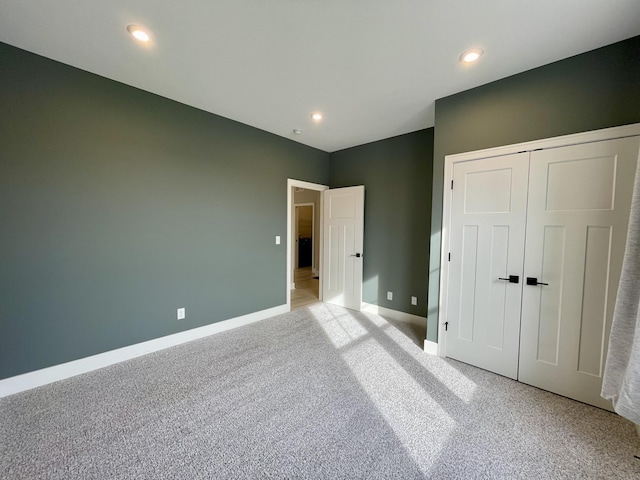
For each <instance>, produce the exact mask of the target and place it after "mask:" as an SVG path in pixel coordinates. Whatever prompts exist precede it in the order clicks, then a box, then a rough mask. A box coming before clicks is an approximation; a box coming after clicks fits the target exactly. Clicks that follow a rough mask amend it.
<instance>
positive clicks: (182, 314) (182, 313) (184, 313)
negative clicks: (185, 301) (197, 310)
mask: <svg viewBox="0 0 640 480" xmlns="http://www.w3.org/2000/svg"><path fill="white" fill-rule="evenodd" d="M186 316H187V309H186V308H179V309H178V320H184V319H185V318H186Z"/></svg>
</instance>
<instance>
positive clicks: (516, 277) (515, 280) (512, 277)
mask: <svg viewBox="0 0 640 480" xmlns="http://www.w3.org/2000/svg"><path fill="white" fill-rule="evenodd" d="M498 280H506V281H507V282H509V283H520V276H519V275H509V278H502V277H498Z"/></svg>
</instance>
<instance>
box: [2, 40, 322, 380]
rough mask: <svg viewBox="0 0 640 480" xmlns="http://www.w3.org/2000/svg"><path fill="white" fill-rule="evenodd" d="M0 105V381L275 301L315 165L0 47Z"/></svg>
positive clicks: (309, 158)
mask: <svg viewBox="0 0 640 480" xmlns="http://www.w3.org/2000/svg"><path fill="white" fill-rule="evenodd" d="M0 106H1V107H0V232H1V233H0V378H6V377H9V376H13V375H16V374H20V373H23V372H27V371H31V370H34V369H39V368H42V367H47V366H50V365H54V364H59V363H62V362H67V361H70V360H74V359H77V358H81V357H85V356H88V355H92V354H96V353H100V352H104V351H107V350H111V349H114V348H118V347H122V346H126V345H130V344H134V343H137V342H141V341H144V340H149V339H152V338H156V337H160V336H163V335H168V334H172V333H176V332H178V331H181V330H186V329H191V328H194V327H198V326H202V325H206V324H210V323H214V322H218V321H221V320H224V319H228V318H231V317H236V316H239V315H243V314H247V313H250V312H254V311H258V310H262V309H266V308H270V307H274V306H277V305H282V304H284V303H285V302H286V244H285V243H284V240H285V239H286V222H287V217H286V210H287V205H286V202H287V177H292V178H296V179H301V180H306V181H311V182H316V183H321V184H327V183H328V182H329V154H328V153H325V152H322V151H319V150H316V149H312V148H309V147H306V146H303V145H301V144H298V143H295V142H292V141H289V140H287V139H284V138H281V137H278V136H275V135H272V134H269V133H266V132H264V131H260V130H257V129H255V128H252V127H248V126H246V125H243V124H240V123H236V122H233V121H230V120H228V119H225V118H222V117H219V116H216V115H212V114H209V113H206V112H203V111H201V110H197V109H195V108H191V107H188V106H185V105H182V104H180V103H177V102H173V101H171V100H167V99H165V98H162V97H159V96H156V95H153V94H150V93H147V92H144V91H141V90H138V89H135V88H132V87H129V86H126V85H123V84H120V83H117V82H114V81H111V80H108V79H105V78H102V77H99V76H96V75H93V74H90V73H87V72H84V71H81V70H78V69H75V68H72V67H69V66H67V65H63V64H61V63H57V62H54V61H52V60H48V59H46V58H43V57H40V56H37V55H34V54H31V53H28V52H25V51H23V50H19V49H17V48H14V47H11V46H9V45H6V44H0ZM276 235H280V236H281V237H282V239H283V243H282V244H281V245H275V236H276ZM178 307H186V309H187V318H186V319H185V320H182V321H177V320H176V309H177V308H178Z"/></svg>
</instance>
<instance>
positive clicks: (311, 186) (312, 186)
mask: <svg viewBox="0 0 640 480" xmlns="http://www.w3.org/2000/svg"><path fill="white" fill-rule="evenodd" d="M294 187H299V188H304V189H306V190H315V191H318V192H323V191H324V190H328V189H329V186H328V185H321V184H319V183H311V182H305V181H303V180H295V179H293V178H287V262H286V264H287V283H286V284H285V288H286V292H287V303H286V305H287V311H288V312H289V311H291V282H292V281H293V276H292V273H293V270H292V267H293V264H292V261H291V253H292V248H293V246H292V245H291V238H292V223H293V221H292V220H293V219H292V217H293V215H295V210H294V203H293V194H292V190H293V188H294ZM318 208H319V211H318V212H317V214H318V215H322V196H321V201H320V205H319V206H318ZM320 218H322V216H321V217H320ZM318 238H322V222H320V232H318ZM322 250H323V242H322V241H320V253H319V255H318V269H319V276H320V280H319V281H320V282H322V267H321V265H322ZM320 285H322V283H320ZM319 290H320V291H319V292H318V295H319V300H320V301H322V289H319Z"/></svg>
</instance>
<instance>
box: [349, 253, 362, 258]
mask: <svg viewBox="0 0 640 480" xmlns="http://www.w3.org/2000/svg"><path fill="white" fill-rule="evenodd" d="M349 256H350V257H356V258H360V257H364V255H362V254H361V253H356V254H354V255H349Z"/></svg>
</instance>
